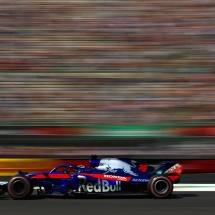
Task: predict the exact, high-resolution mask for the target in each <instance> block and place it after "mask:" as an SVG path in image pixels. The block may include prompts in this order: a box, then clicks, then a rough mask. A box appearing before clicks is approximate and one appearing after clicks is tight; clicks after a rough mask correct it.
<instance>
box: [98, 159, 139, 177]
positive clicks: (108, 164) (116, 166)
mask: <svg viewBox="0 0 215 215" xmlns="http://www.w3.org/2000/svg"><path fill="white" fill-rule="evenodd" d="M131 163H132V165H131V164H129V163H126V162H125V161H122V160H119V159H117V158H103V159H101V160H100V162H99V165H98V167H96V168H97V169H98V170H103V171H106V172H105V173H109V172H111V173H115V172H117V171H118V170H122V171H123V172H124V173H127V174H130V175H133V176H138V175H137V173H135V172H134V171H133V169H135V168H136V165H135V163H136V161H134V160H131Z"/></svg>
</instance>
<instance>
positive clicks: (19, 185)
mask: <svg viewBox="0 0 215 215" xmlns="http://www.w3.org/2000/svg"><path fill="white" fill-rule="evenodd" d="M25 187H26V185H25V183H24V182H23V181H21V180H17V181H14V183H13V191H14V193H16V194H17V195H22V194H23V193H24V192H25Z"/></svg>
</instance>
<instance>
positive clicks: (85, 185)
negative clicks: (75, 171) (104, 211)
mask: <svg viewBox="0 0 215 215" xmlns="http://www.w3.org/2000/svg"><path fill="white" fill-rule="evenodd" d="M113 183H114V184H110V183H109V181H107V180H101V179H98V182H97V183H92V182H89V181H87V179H86V177H84V176H82V177H81V178H79V188H78V191H79V192H87V193H92V192H95V193H100V192H104V193H105V192H117V191H121V181H116V182H113Z"/></svg>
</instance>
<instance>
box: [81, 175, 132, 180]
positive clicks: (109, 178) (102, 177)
mask: <svg viewBox="0 0 215 215" xmlns="http://www.w3.org/2000/svg"><path fill="white" fill-rule="evenodd" d="M81 174H82V175H85V176H90V177H93V178H99V179H107V180H113V181H130V180H131V177H126V176H118V175H105V174H88V173H81Z"/></svg>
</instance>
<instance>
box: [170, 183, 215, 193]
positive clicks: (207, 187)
mask: <svg viewBox="0 0 215 215" xmlns="http://www.w3.org/2000/svg"><path fill="white" fill-rule="evenodd" d="M173 191H174V192H175V191H176V192H177V191H215V184H174V189H173Z"/></svg>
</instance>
